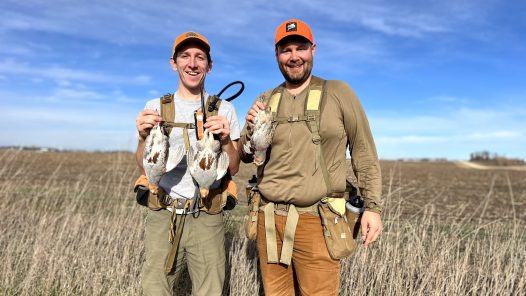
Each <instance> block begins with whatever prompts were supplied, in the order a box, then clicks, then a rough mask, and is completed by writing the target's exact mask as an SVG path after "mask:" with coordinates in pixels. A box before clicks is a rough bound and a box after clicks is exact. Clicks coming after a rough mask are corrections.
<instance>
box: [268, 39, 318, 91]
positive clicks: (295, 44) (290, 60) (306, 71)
mask: <svg viewBox="0 0 526 296" xmlns="http://www.w3.org/2000/svg"><path fill="white" fill-rule="evenodd" d="M315 52H316V45H315V44H311V43H310V42H308V41H305V39H303V38H288V39H286V40H283V41H282V42H280V43H279V44H278V45H277V46H276V59H277V61H278V66H279V69H280V71H281V73H282V74H283V77H284V78H285V80H286V81H287V82H288V83H290V84H293V85H300V84H302V83H304V82H305V81H307V80H308V79H309V77H310V75H311V73H312V64H313V60H314V53H315Z"/></svg>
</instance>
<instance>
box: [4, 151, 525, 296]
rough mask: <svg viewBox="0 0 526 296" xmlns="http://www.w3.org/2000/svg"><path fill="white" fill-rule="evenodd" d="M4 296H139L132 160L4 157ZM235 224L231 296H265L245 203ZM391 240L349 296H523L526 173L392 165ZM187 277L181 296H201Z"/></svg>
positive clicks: (350, 268) (378, 249)
mask: <svg viewBox="0 0 526 296" xmlns="http://www.w3.org/2000/svg"><path fill="white" fill-rule="evenodd" d="M0 163H1V166H0V185H1V186H0V216H1V217H2V219H0V226H1V229H2V231H1V232H0V250H2V251H1V252H0V262H1V263H0V264H1V269H0V295H139V294H140V276H139V273H140V268H141V263H142V260H143V256H144V254H143V252H144V251H143V244H142V239H143V222H144V216H145V211H146V210H145V209H144V208H141V207H139V206H138V205H136V203H135V200H134V196H133V193H132V192H131V187H132V184H133V181H134V179H135V178H136V177H137V170H136V168H135V164H134V157H133V155H132V154H131V153H80V152H52V153H37V152H27V151H12V150H0ZM253 171H254V169H253V167H252V166H251V165H242V170H241V171H240V173H239V174H238V175H237V176H236V177H235V180H236V182H237V184H238V187H239V189H240V195H241V202H240V205H239V206H238V207H237V208H236V210H235V211H234V212H232V213H228V214H226V215H225V220H226V223H227V229H228V235H227V240H226V248H227V250H228V252H227V253H228V258H227V260H228V263H227V281H226V284H225V293H224V294H225V295H229V294H230V295H257V294H260V295H262V294H263V291H262V288H261V284H260V279H259V277H260V275H259V272H258V269H257V255H256V251H255V246H254V243H253V242H250V241H247V240H246V239H244V237H243V236H242V234H241V233H240V231H239V221H240V214H242V213H243V212H244V205H245V204H246V201H245V197H244V193H243V191H244V190H243V188H244V182H245V181H246V180H247V179H248V178H249V177H250V176H251V175H252V173H253ZM382 172H383V191H384V203H385V211H384V213H383V215H382V217H383V220H384V231H383V233H382V235H381V238H380V239H379V241H378V242H377V243H376V244H375V245H374V246H373V247H371V248H369V249H364V248H359V250H358V251H357V253H356V254H355V255H354V256H352V257H351V258H348V259H346V260H343V261H342V272H341V273H342V283H341V288H340V295H524V294H525V293H526V267H525V265H524V262H526V248H524V245H525V242H526V227H525V226H526V211H525V210H526V172H520V171H506V170H498V171H496V170H495V171H492V170H484V171H478V170H469V169H463V168H458V167H456V166H455V165H454V164H452V163H448V162H443V163H418V162H388V161H385V162H382ZM188 282H189V278H188V275H187V274H185V275H184V277H183V279H182V281H181V282H180V285H179V287H180V288H182V289H181V290H182V291H181V292H179V293H178V294H179V295H187V294H189V293H190V290H189V289H190V288H189V287H190V285H189V283H188Z"/></svg>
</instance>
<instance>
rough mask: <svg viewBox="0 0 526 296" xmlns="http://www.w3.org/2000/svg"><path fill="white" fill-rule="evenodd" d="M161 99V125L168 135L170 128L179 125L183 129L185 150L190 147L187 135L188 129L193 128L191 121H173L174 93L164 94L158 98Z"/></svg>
mask: <svg viewBox="0 0 526 296" xmlns="http://www.w3.org/2000/svg"><path fill="white" fill-rule="evenodd" d="M160 100H161V117H162V118H163V127H164V129H165V131H166V134H167V135H170V132H171V131H172V128H174V127H179V128H182V129H183V139H184V146H185V148H186V150H187V151H188V149H190V138H189V137H188V129H189V128H194V124H193V123H181V122H175V103H174V95H173V94H170V93H168V94H166V95H164V96H162V97H161V98H160Z"/></svg>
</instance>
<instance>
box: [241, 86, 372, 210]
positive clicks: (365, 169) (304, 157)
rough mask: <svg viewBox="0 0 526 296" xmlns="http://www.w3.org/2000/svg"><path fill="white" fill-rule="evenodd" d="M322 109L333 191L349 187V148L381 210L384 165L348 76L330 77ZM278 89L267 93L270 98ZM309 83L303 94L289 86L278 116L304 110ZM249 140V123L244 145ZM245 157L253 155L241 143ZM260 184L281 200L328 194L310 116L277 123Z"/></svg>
mask: <svg viewBox="0 0 526 296" xmlns="http://www.w3.org/2000/svg"><path fill="white" fill-rule="evenodd" d="M325 91H326V93H327V94H326V96H325V99H323V100H322V102H321V106H320V110H321V116H320V136H321V145H322V146H321V147H322V153H323V157H324V159H325V162H326V165H327V170H328V172H329V175H330V179H331V183H332V191H333V192H343V191H344V190H345V187H346V182H345V180H346V176H347V170H346V169H347V165H346V149H347V147H349V149H350V154H351V164H352V169H353V171H354V174H355V175H356V177H357V180H358V188H359V189H360V192H361V194H362V196H363V197H364V200H365V206H366V209H367V210H370V211H374V212H381V203H380V196H381V190H382V187H381V171H380V164H379V162H378V156H377V153H376V147H375V144H374V140H373V137H372V134H371V130H370V128H369V123H368V121H367V118H366V116H365V112H364V110H363V108H362V106H361V104H360V102H359V100H358V98H357V97H356V95H355V94H354V92H353V91H352V89H351V88H350V87H349V85H347V84H346V83H345V82H343V81H339V80H329V81H327V83H326V86H325ZM271 93H272V90H268V91H266V92H265V93H263V94H262V96H264V98H268V97H269V96H270V94H271ZM308 93H309V88H308V87H307V88H305V89H304V90H303V91H302V92H301V93H299V94H297V95H295V96H294V95H292V94H290V93H289V92H288V91H287V90H284V91H283V95H282V98H281V102H280V107H279V110H278V114H277V116H278V117H282V116H287V117H288V116H293V115H303V114H304V108H305V107H304V106H305V100H306V99H307V96H308ZM246 141H247V126H246V125H245V127H244V129H243V132H242V134H241V139H240V142H241V143H240V147H243V145H244V144H245V142H246ZM239 151H240V153H241V159H242V160H243V161H245V162H250V161H252V155H249V154H246V153H245V152H244V151H243V149H239ZM258 187H259V190H260V192H261V194H262V195H263V197H264V198H265V199H267V200H269V201H272V202H276V203H292V204H294V205H296V206H300V207H303V206H310V205H312V204H314V203H316V202H318V201H319V200H320V199H322V198H323V197H325V196H326V194H327V189H326V185H325V182H324V179H323V172H322V169H321V168H320V167H319V165H318V164H317V161H316V147H315V144H314V143H313V141H312V134H311V132H310V130H309V128H308V127H307V124H306V123H305V122H304V121H299V122H291V123H288V122H287V123H281V124H279V125H278V126H277V127H276V131H275V133H274V137H273V139H272V144H271V147H269V149H268V150H267V158H266V161H265V163H264V165H262V166H261V167H259V168H258Z"/></svg>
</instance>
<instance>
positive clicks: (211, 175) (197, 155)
mask: <svg viewBox="0 0 526 296" xmlns="http://www.w3.org/2000/svg"><path fill="white" fill-rule="evenodd" d="M187 159H188V170H189V171H190V174H191V175H192V177H193V178H194V180H195V181H196V182H197V184H198V186H199V192H200V193H201V197H203V198H205V197H207V196H208V191H209V189H210V186H211V185H212V183H214V181H215V180H220V179H221V178H223V176H224V175H225V174H226V172H227V169H228V164H229V158H228V154H226V153H225V152H221V144H220V143H219V141H217V140H215V139H214V135H212V134H211V133H210V132H209V131H208V130H205V131H204V134H203V138H202V139H201V140H199V141H197V143H196V147H195V148H193V147H190V149H189V151H188V155H187Z"/></svg>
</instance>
